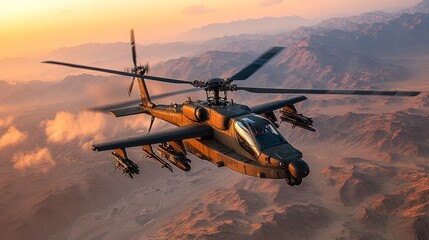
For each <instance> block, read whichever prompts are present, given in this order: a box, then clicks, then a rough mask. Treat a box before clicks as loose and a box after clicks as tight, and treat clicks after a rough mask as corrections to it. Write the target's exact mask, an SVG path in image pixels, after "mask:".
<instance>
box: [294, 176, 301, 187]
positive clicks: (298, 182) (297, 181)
mask: <svg viewBox="0 0 429 240" xmlns="http://www.w3.org/2000/svg"><path fill="white" fill-rule="evenodd" d="M301 183H302V178H297V179H296V182H295V185H297V186H298V185H300V184H301Z"/></svg>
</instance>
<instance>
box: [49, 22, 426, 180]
mask: <svg viewBox="0 0 429 240" xmlns="http://www.w3.org/2000/svg"><path fill="white" fill-rule="evenodd" d="M282 50H283V48H282V47H272V48H271V49H269V50H268V51H266V52H265V53H263V54H262V55H260V56H259V57H258V58H257V59H256V60H254V61H253V62H251V63H250V64H249V65H247V66H246V67H244V68H243V69H242V70H240V71H238V72H237V73H236V74H234V75H232V76H231V77H229V78H211V79H208V80H206V81H204V80H203V81H201V80H195V81H186V80H179V79H173V78H165V77H157V76H150V75H147V73H148V71H149V65H148V64H146V65H144V66H139V65H137V55H136V46H135V40H134V32H133V30H131V52H132V61H133V68H132V69H131V72H126V71H117V70H111V69H104V68H98V67H91V66H83V65H78V64H71V63H64V62H57V61H44V62H43V63H49V64H57V65H63V66H67V67H73V68H81V69H87V70H94V71H99V72H106V73H112V74H117V75H123V76H129V77H132V78H133V79H132V81H131V84H130V86H129V89H128V94H130V93H131V90H132V88H133V85H134V81H135V79H137V82H138V85H139V90H140V99H139V100H138V101H135V100H134V101H127V102H122V103H117V104H112V105H107V106H102V107H95V108H92V109H91V110H93V111H107V112H110V113H111V114H112V115H113V116H115V117H125V116H130V115H135V114H147V115H149V116H151V122H150V126H149V131H148V134H146V135H140V136H134V137H130V138H125V139H118V140H113V141H109V142H104V143H98V144H94V145H93V146H92V150H93V151H107V150H113V152H111V155H112V156H113V158H114V160H115V164H116V167H117V168H120V169H121V170H122V172H123V174H125V175H128V176H129V177H131V178H133V175H134V174H139V173H140V170H139V166H138V165H137V164H136V163H134V162H133V161H131V160H130V159H129V158H128V155H127V152H126V149H127V148H130V147H141V148H142V150H143V152H144V153H145V155H146V157H148V158H151V159H153V160H154V161H155V162H157V163H158V164H160V166H161V167H164V168H167V169H169V170H170V171H173V168H172V167H171V165H170V164H173V165H175V166H176V167H177V168H179V169H181V170H183V171H189V170H190V169H191V166H190V162H191V161H190V160H189V159H188V157H187V156H188V153H192V154H193V155H195V156H197V157H198V158H200V159H203V160H208V161H210V162H212V163H214V164H215V165H216V166H217V167H223V166H225V167H228V168H230V169H232V170H235V171H237V172H240V173H243V174H246V175H250V176H255V177H259V178H268V179H285V181H286V183H287V184H289V185H291V186H294V185H300V184H301V182H302V179H303V178H305V177H307V176H308V175H309V173H310V168H309V166H308V164H307V163H306V162H305V161H304V160H303V159H302V156H303V154H302V152H301V151H299V150H298V149H296V148H294V147H293V146H292V145H291V144H289V143H288V141H287V140H286V139H285V138H284V137H283V136H282V134H281V133H280V132H279V131H278V128H279V123H278V119H277V117H276V115H275V114H274V111H276V110H280V111H279V113H280V116H279V117H280V120H281V122H288V123H291V124H292V125H293V127H300V128H303V129H306V130H309V131H315V129H314V128H313V120H312V119H311V118H309V117H307V116H304V115H302V114H300V113H298V111H297V109H296V108H295V106H294V104H296V103H299V102H301V101H304V100H306V99H307V98H306V97H305V96H295V97H291V98H287V99H284V100H278V101H273V102H268V103H263V104H260V105H257V106H252V107H248V106H246V105H244V104H238V103H235V102H233V100H228V98H227V93H228V92H233V91H247V92H252V93H277V94H280V93H284V94H341V95H371V96H376V95H377V96H380V95H381V96H417V95H418V94H419V93H420V92H415V91H371V90H368V91H366V90H320V89H319V90H316V89H277V88H256V87H242V86H238V85H237V84H235V81H244V80H246V79H248V78H249V77H250V76H251V75H252V74H254V73H255V72H256V71H257V70H258V69H260V68H261V67H262V66H263V65H265V64H266V63H267V62H268V61H269V60H270V59H272V58H273V57H274V56H276V55H277V54H279V53H280V52H281V51H282ZM146 79H148V80H153V81H158V82H164V83H173V84H184V85H189V86H192V87H194V88H190V89H185V90H181V91H175V92H170V93H166V94H161V95H157V96H150V94H149V92H148V90H147V87H146V81H145V80H146ZM201 90H204V91H205V92H206V96H207V99H206V100H195V101H193V100H191V99H190V98H188V100H186V101H185V102H183V103H182V104H170V105H163V104H155V103H154V102H152V100H155V99H158V98H162V97H166V96H172V95H177V94H183V93H190V92H195V91H201ZM222 94H223V96H221V95H222ZM130 106H131V107H130ZM155 118H158V119H161V120H164V121H166V122H168V123H171V124H174V125H176V126H177V128H173V129H168V130H163V131H159V132H156V133H150V130H151V128H152V125H153V122H154V119H155ZM152 144H158V146H157V150H158V153H159V155H158V154H156V153H155V152H154V151H153V148H152Z"/></svg>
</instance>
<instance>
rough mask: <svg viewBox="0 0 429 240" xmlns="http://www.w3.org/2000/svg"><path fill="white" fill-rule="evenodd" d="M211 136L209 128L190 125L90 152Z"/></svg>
mask: <svg viewBox="0 0 429 240" xmlns="http://www.w3.org/2000/svg"><path fill="white" fill-rule="evenodd" d="M211 135H213V129H212V128H211V127H210V126H206V125H196V124H192V125H188V126H183V127H177V128H173V129H168V130H164V131H160V132H157V133H150V134H146V135H142V136H136V137H131V138H125V139H118V140H113V141H110V142H105V143H99V144H94V145H93V146H92V150H93V151H106V150H112V149H125V148H129V147H137V146H143V145H150V144H156V143H163V142H170V141H180V140H183V139H189V138H196V137H205V136H211Z"/></svg>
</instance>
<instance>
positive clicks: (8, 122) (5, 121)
mask: <svg viewBox="0 0 429 240" xmlns="http://www.w3.org/2000/svg"><path fill="white" fill-rule="evenodd" d="M12 122H13V117H11V116H9V117H7V118H4V119H1V118H0V128H2V127H9V126H10V125H12Z"/></svg>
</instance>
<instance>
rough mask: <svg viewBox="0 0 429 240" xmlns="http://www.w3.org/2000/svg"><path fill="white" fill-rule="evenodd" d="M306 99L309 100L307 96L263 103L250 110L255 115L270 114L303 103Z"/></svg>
mask: <svg viewBox="0 0 429 240" xmlns="http://www.w3.org/2000/svg"><path fill="white" fill-rule="evenodd" d="M306 99H307V98H306V97H305V96H298V97H292V98H288V99H284V100H279V101H274V102H269V103H263V104H260V105H257V106H254V107H250V109H251V110H252V113H255V114H263V113H269V112H272V111H274V110H277V109H280V108H283V107H286V106H290V105H293V104H295V103H299V102H302V101H304V100H306Z"/></svg>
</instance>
